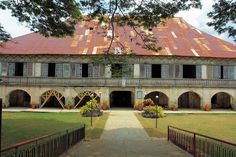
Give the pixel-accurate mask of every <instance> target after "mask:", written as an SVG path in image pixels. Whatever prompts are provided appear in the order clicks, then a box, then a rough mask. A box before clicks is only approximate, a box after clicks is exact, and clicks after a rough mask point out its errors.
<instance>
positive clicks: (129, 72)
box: [122, 64, 134, 78]
mask: <svg viewBox="0 0 236 157" xmlns="http://www.w3.org/2000/svg"><path fill="white" fill-rule="evenodd" d="M133 73H134V65H133V64H123V65H122V76H123V77H127V78H132V77H133Z"/></svg>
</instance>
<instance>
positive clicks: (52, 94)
mask: <svg viewBox="0 0 236 157" xmlns="http://www.w3.org/2000/svg"><path fill="white" fill-rule="evenodd" d="M64 104H65V97H64V96H63V95H62V94H61V93H59V92H57V91H55V90H49V91H47V92H45V93H43V94H42V95H41V106H40V108H42V107H50V108H58V107H61V108H64Z"/></svg>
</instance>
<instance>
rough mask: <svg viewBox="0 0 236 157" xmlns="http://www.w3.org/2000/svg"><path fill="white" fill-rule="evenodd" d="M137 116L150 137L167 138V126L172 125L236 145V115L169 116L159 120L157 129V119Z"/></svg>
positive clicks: (137, 114)
mask: <svg viewBox="0 0 236 157" xmlns="http://www.w3.org/2000/svg"><path fill="white" fill-rule="evenodd" d="M136 116H137V118H138V119H139V121H140V122H141V124H142V125H143V127H144V128H145V130H146V131H147V133H148V134H149V136H154V137H166V135H167V126H168V125H172V126H175V127H178V128H182V129H186V130H190V131H194V132H197V133H201V134H205V135H208V136H212V137H215V138H219V139H224V140H226V141H231V142H233V143H236V114H167V116H166V117H164V118H159V119H158V121H157V125H158V127H157V129H156V128H155V119H148V118H143V117H142V116H141V115H140V114H139V113H136Z"/></svg>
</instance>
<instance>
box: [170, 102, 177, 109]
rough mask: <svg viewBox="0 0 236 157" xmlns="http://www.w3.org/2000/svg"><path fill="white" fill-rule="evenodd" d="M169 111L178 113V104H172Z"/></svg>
mask: <svg viewBox="0 0 236 157" xmlns="http://www.w3.org/2000/svg"><path fill="white" fill-rule="evenodd" d="M169 109H170V110H172V111H177V110H178V107H177V105H176V103H172V104H171V105H170V106H169Z"/></svg>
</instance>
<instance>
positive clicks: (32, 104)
mask: <svg viewBox="0 0 236 157" xmlns="http://www.w3.org/2000/svg"><path fill="white" fill-rule="evenodd" d="M30 106H31V108H32V109H35V108H37V104H36V102H35V101H32V102H31V104H30Z"/></svg>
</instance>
